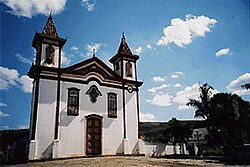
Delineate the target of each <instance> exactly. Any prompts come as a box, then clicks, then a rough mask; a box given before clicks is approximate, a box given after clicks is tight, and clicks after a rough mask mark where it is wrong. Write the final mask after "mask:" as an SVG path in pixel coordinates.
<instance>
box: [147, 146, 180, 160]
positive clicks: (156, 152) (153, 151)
mask: <svg viewBox="0 0 250 167" xmlns="http://www.w3.org/2000/svg"><path fill="white" fill-rule="evenodd" d="M175 150H176V151H175ZM143 151H144V153H145V155H146V156H150V157H151V156H164V155H170V154H180V146H173V145H167V144H163V143H144V148H143Z"/></svg>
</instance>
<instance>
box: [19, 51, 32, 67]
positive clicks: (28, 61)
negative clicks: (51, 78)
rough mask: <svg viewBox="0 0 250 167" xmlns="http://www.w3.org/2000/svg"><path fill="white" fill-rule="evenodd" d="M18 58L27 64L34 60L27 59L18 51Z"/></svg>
mask: <svg viewBox="0 0 250 167" xmlns="http://www.w3.org/2000/svg"><path fill="white" fill-rule="evenodd" d="M15 56H16V58H17V59H18V61H20V62H22V63H26V64H30V65H31V64H32V60H30V59H27V58H26V57H23V56H22V55H21V54H19V53H17V54H16V55H15Z"/></svg>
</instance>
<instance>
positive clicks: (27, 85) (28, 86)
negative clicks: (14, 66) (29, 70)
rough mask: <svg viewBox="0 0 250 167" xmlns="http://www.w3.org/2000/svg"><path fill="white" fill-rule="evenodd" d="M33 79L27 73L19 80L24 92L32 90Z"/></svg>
mask: <svg viewBox="0 0 250 167" xmlns="http://www.w3.org/2000/svg"><path fill="white" fill-rule="evenodd" d="M32 81H33V80H32V79H30V78H29V77H28V76H27V75H23V76H21V77H20V79H19V82H20V84H21V89H22V91H23V92H24V93H31V92H32Z"/></svg>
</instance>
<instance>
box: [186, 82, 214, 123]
mask: <svg viewBox="0 0 250 167" xmlns="http://www.w3.org/2000/svg"><path fill="white" fill-rule="evenodd" d="M211 90H213V87H212V86H210V85H209V84H207V83H204V84H203V85H201V86H200V100H197V99H189V102H188V103H187V105H188V106H192V107H194V108H196V111H195V115H194V116H195V117H202V118H204V119H208V118H209V113H210V110H211V105H210V97H211V94H212V93H211Z"/></svg>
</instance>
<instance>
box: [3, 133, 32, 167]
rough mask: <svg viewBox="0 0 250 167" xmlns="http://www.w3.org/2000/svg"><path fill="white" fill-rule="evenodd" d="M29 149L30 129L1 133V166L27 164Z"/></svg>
mask: <svg viewBox="0 0 250 167" xmlns="http://www.w3.org/2000/svg"><path fill="white" fill-rule="evenodd" d="M28 148H29V129H19V130H1V131H0V165H1V164H13V163H25V162H26V161H27V159H28V150H29V149H28Z"/></svg>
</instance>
